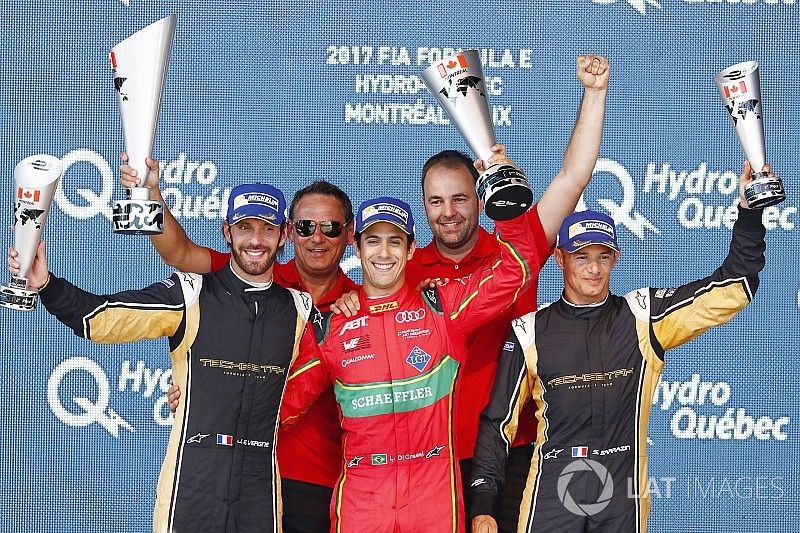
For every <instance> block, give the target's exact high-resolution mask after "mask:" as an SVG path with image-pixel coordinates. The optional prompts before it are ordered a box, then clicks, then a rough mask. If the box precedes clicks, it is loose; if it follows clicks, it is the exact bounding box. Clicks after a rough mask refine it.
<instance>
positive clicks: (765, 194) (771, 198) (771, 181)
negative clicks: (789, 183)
mask: <svg viewBox="0 0 800 533" xmlns="http://www.w3.org/2000/svg"><path fill="white" fill-rule="evenodd" d="M754 178H755V179H754V180H753V181H751V182H750V183H748V184H747V186H746V187H745V188H744V198H745V201H746V202H747V205H748V207H750V209H762V208H764V207H769V206H771V205H775V204H779V203H781V202H782V201H784V200H785V199H786V191H785V190H784V189H783V182H782V181H781V179H780V178H779V177H778V176H770V175H768V174H767V173H766V172H757V173H755V174H754Z"/></svg>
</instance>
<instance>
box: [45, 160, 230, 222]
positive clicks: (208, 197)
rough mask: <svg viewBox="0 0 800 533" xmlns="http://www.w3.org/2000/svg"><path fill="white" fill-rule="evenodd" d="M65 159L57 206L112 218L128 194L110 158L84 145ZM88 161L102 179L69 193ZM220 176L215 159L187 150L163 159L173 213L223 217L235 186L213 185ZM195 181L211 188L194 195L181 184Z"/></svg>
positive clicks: (69, 212)
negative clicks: (195, 157) (200, 158)
mask: <svg viewBox="0 0 800 533" xmlns="http://www.w3.org/2000/svg"><path fill="white" fill-rule="evenodd" d="M61 161H62V163H63V165H64V179H62V180H60V181H59V183H58V187H57V188H56V193H55V203H56V205H58V207H59V208H60V209H61V210H62V211H63V212H65V213H66V214H67V215H69V216H71V217H73V218H76V219H79V220H86V219H89V218H93V217H95V216H97V215H103V216H104V217H106V218H107V219H108V220H111V219H112V213H111V211H112V206H113V204H114V199H115V197H116V198H119V199H122V198H123V197H124V193H123V189H122V186H121V185H120V184H119V177H118V176H115V174H114V171H113V170H112V169H111V165H110V164H109V162H108V161H107V160H106V158H105V157H103V156H102V155H100V154H99V153H97V152H95V151H94V150H89V149H86V148H82V149H78V150H72V151H71V152H69V153H67V154H66V155H65V156H64V157H63V158H61ZM86 164H88V165H90V166H92V167H94V170H95V171H96V173H97V177H98V178H99V179H98V182H97V185H96V186H95V187H92V188H80V189H76V190H75V191H70V195H69V196H68V194H67V193H66V192H65V190H64V188H65V187H67V186H68V185H69V184H70V183H75V181H76V180H75V179H70V177H69V176H70V173H73V174H74V173H78V172H85V167H86ZM72 167H75V168H72ZM217 175H218V171H217V165H216V164H215V163H214V162H213V161H192V160H190V159H189V158H188V157H187V155H186V154H185V153H184V152H180V153H179V154H178V157H177V158H175V159H173V160H171V161H161V177H160V186H161V187H162V189H161V192H162V194H163V196H164V200H165V202H166V203H167V205H168V206H169V209H170V211H171V212H172V214H173V215H174V216H175V217H176V218H178V219H192V218H207V219H221V218H223V217H224V216H225V214H226V212H227V210H228V196H230V192H231V189H230V188H229V187H225V188H220V187H212V184H213V183H214V181H215V180H216V179H217ZM193 184H196V185H199V186H202V187H210V189H211V190H210V191H204V192H203V194H199V195H190V194H187V193H186V192H185V191H184V190H183V188H182V187H178V186H179V185H182V186H191V185H193ZM75 195H77V196H78V197H80V199H79V200H78V201H74V200H75V199H74V196H75ZM70 196H73V198H70Z"/></svg>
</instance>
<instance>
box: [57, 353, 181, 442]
mask: <svg viewBox="0 0 800 533" xmlns="http://www.w3.org/2000/svg"><path fill="white" fill-rule="evenodd" d="M87 374H88V377H89V378H90V380H91V382H90V383H89V384H88V385H87V384H86V376H87ZM171 377H172V371H171V370H169V369H167V370H162V369H160V368H156V369H150V368H147V366H146V365H145V362H144V361H137V362H136V364H135V365H131V361H129V360H125V361H123V362H122V366H121V368H120V372H119V377H118V380H117V381H118V382H117V390H118V391H119V392H126V391H130V392H134V393H138V394H140V395H141V396H142V397H143V398H151V397H153V395H154V393H155V394H156V395H155V402H154V404H153V421H154V422H155V423H156V424H157V425H159V426H169V425H171V424H172V419H171V417H170V415H169V409H168V406H167V398H166V396H165V395H164V393H165V392H166V391H167V389H168V388H169V385H170V380H171ZM76 387H77V388H78V389H79V390H81V391H82V392H85V394H80V393H79V394H76V395H73V396H72V398H71V402H67V403H68V404H69V403H71V404H74V406H73V405H65V402H64V398H62V388H63V389H67V390H74V389H75V388H76ZM156 391H158V392H156ZM47 401H48V403H49V404H50V410H51V411H53V414H54V415H56V418H58V419H59V420H61V421H62V422H63V423H65V424H66V425H68V426H72V427H87V426H90V425H92V424H95V423H96V424H98V425H99V426H101V427H102V428H103V429H105V430H106V431H108V433H109V434H110V435H112V436H113V437H116V438H119V436H120V430H121V429H126V430H128V431H129V432H131V433H133V432H135V431H136V429H135V428H134V426H133V424H131V422H130V421H128V420H126V419H125V418H123V417H122V416H121V415H120V414H119V413H117V411H116V410H114V409H113V408H112V407H111V406H110V404H111V382H110V380H109V378H108V375H107V374H106V373H105V371H104V370H103V369H102V367H100V365H99V364H97V363H96V362H95V361H93V360H92V359H89V358H87V357H70V358H69V359H65V360H64V361H62V362H61V363H60V364H59V365H58V366H56V367H55V368H54V369H53V373H52V374H50V379H48V380H47ZM75 407H77V409H75Z"/></svg>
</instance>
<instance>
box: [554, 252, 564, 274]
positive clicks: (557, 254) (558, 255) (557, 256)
mask: <svg viewBox="0 0 800 533" xmlns="http://www.w3.org/2000/svg"><path fill="white" fill-rule="evenodd" d="M565 253H566V252H565V251H564V250H562V249H561V248H556V249H555V250H553V257H554V258H555V260H556V264H557V265H558V268H560V269H561V270H564V254H565Z"/></svg>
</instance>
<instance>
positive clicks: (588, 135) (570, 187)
mask: <svg viewBox="0 0 800 533" xmlns="http://www.w3.org/2000/svg"><path fill="white" fill-rule="evenodd" d="M610 74H611V69H610V66H609V64H608V60H607V59H605V58H604V57H601V56H597V55H586V56H579V57H578V60H577V75H578V79H579V80H580V82H581V84H582V85H583V98H582V99H581V107H580V110H579V111H578V117H577V119H576V120H575V127H574V129H573V130H572V135H571V136H570V139H569V143H568V144H567V149H566V151H565V152H564V160H563V163H562V164H561V169H560V170H559V171H558V173H556V175H555V176H554V177H553V179H552V181H551V182H550V185H548V186H547V189H546V190H545V191H544V194H542V197H541V199H540V200H539V203H538V209H539V217H540V218H541V221H542V227H543V228H544V232H545V235H546V236H547V242H548V244H549V245H550V246H553V244H555V242H556V236H557V235H558V228H559V227H561V222H563V221H564V217H566V216H567V215H568V214H570V213H572V212H573V211H574V210H575V206H576V205H577V204H578V199H579V198H580V196H581V194H583V191H584V189H585V188H586V186H587V185H588V184H589V180H590V179H591V177H592V171H593V170H594V166H595V164H596V163H597V155H598V154H599V153H600V141H601V140H602V136H603V118H604V115H605V108H606V95H607V93H608V81H609V77H610Z"/></svg>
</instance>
